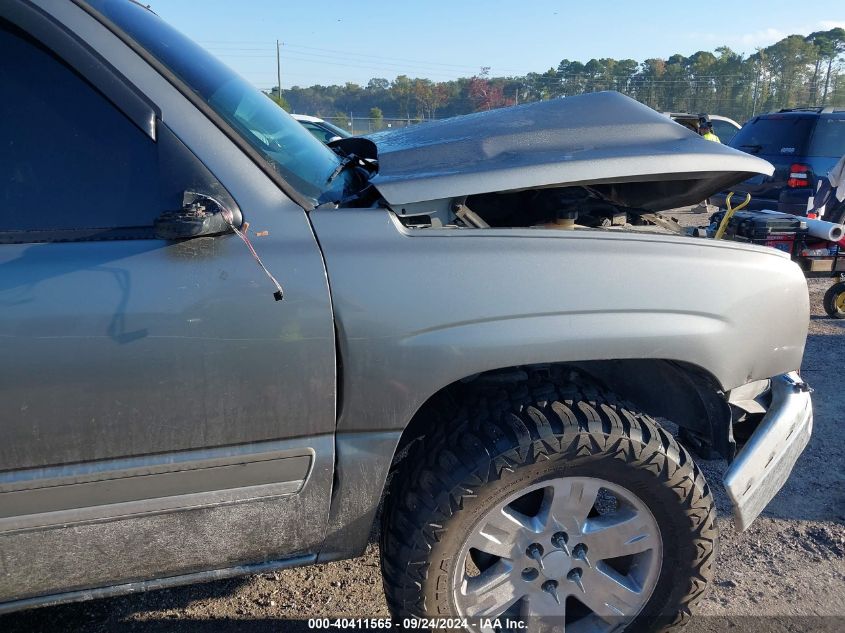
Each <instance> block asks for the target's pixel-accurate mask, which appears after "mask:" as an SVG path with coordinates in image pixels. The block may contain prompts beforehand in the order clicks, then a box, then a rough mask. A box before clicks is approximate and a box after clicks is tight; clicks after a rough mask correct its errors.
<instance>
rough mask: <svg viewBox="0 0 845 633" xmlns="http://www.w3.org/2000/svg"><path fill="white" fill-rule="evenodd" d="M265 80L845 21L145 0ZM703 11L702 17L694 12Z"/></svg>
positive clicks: (690, 10)
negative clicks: (279, 70)
mask: <svg viewBox="0 0 845 633" xmlns="http://www.w3.org/2000/svg"><path fill="white" fill-rule="evenodd" d="M144 2H146V3H149V4H150V5H151V7H152V9H153V10H154V11H155V12H156V13H158V14H159V15H160V16H161V17H163V18H164V19H165V20H167V21H168V22H170V23H171V24H173V25H174V26H176V27H177V28H178V29H179V30H181V31H183V32H184V33H186V34H187V35H189V36H190V37H192V38H193V39H195V40H197V41H198V42H200V43H201V44H202V45H203V46H205V47H206V48H208V49H209V50H210V51H211V52H213V53H214V54H216V55H217V56H219V57H220V58H221V59H223V60H224V61H225V62H226V63H228V64H229V65H230V66H232V67H233V68H234V69H235V70H237V71H238V72H240V73H241V74H242V75H244V76H245V77H246V78H247V79H248V80H250V81H251V82H253V83H254V84H255V85H256V86H258V87H259V88H262V89H269V88H270V87H271V86H274V85H276V53H275V50H276V44H275V42H276V40H277V39H278V40H280V41H281V42H283V46H282V47H281V60H282V64H281V65H282V86H283V87H285V88H289V87H291V86H292V85H300V86H310V85H312V84H343V83H345V82H347V81H351V82H355V83H358V84H362V85H364V84H366V83H367V81H368V80H369V79H370V78H371V77H385V78H387V79H393V78H394V77H395V76H396V75H399V74H406V75H409V76H411V77H426V78H429V79H432V80H435V81H444V80H447V79H454V78H456V77H462V76H463V77H466V76H471V75H473V74H475V73H477V72H478V70H479V68H480V67H482V66H490V67H491V71H490V72H491V75H494V76H499V75H522V74H525V73H527V72H531V71H535V72H543V71H545V70H547V69H548V68H550V67H556V66H557V64H558V63H559V62H560V60H561V59H564V58H567V59H573V60H580V61H587V60H588V59H590V58H591V57H596V58H600V57H615V58H617V59H623V58H633V59H636V60H638V61H641V60H643V59H646V58H648V57H663V58H666V57H668V56H669V55H671V54H673V53H682V54H685V55H689V54H691V53H694V52H696V51H698V50H711V51H712V50H713V49H715V48H716V47H718V46H721V45H724V44H726V45H728V46H730V47H731V48H733V49H734V50H736V51H740V52H745V53H752V52H754V49H755V47H757V46H767V45H769V44H772V43H774V42H776V41H777V40H779V39H781V38H782V37H785V36H786V35H789V34H792V33H800V34H802V35H806V34H807V33H810V32H812V31H816V30H822V29H829V28H833V27H834V26H842V27H845V3H843V2H842V0H814V1H813V2H798V1H797V0H790V1H781V0H767V1H765V2H764V1H759V0H753V1H747V0H744V1H736V0H734V1H732V2H725V1H722V0H709V1H707V2H678V1H677V0H674V1H672V2H668V1H666V2H664V1H658V2H644V1H642V0H641V1H638V2H609V1H605V0H592V1H591V0H582V1H581V2H552V1H550V0H534V1H532V0H523V1H522V2H518V1H515V0H508V1H502V0H486V1H482V0H463V1H461V0H452V1H451V2H449V1H444V0H425V1H423V2H414V3H406V2H401V0H393V1H392V2H384V1H382V0H371V1H361V0H359V1H358V2H349V1H348V0H346V1H343V2H341V1H336V0H323V1H321V2H303V1H301V0H300V1H297V2H290V1H287V0H241V1H240V2H233V1H232V0H203V1H202V2H197V1H196V0H144ZM702 16H703V19H702Z"/></svg>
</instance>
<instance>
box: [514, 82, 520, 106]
mask: <svg viewBox="0 0 845 633" xmlns="http://www.w3.org/2000/svg"><path fill="white" fill-rule="evenodd" d="M514 105H519V86H517V88H516V95H515V98H514Z"/></svg>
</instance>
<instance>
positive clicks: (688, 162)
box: [368, 92, 774, 211]
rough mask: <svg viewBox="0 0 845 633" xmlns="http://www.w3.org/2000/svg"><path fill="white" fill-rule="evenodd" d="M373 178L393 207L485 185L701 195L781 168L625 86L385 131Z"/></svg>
mask: <svg viewBox="0 0 845 633" xmlns="http://www.w3.org/2000/svg"><path fill="white" fill-rule="evenodd" d="M368 138H369V139H371V140H372V141H373V142H374V143H375V144H376V147H377V149H378V163H379V171H378V174H377V175H376V176H375V177H374V178H373V180H372V181H371V182H372V184H373V185H374V186H375V187H376V188H377V189H378V191H379V193H380V194H381V195H382V196H383V197H384V199H385V200H386V201H387V202H388V204H390V205H391V206H393V207H397V206H401V205H403V204H413V203H418V202H425V201H430V200H442V199H444V198H455V197H461V196H470V195H476V194H481V193H492V192H504V191H517V190H522V189H537V188H545V187H568V186H589V187H590V189H592V190H593V191H595V192H597V193H598V194H600V195H601V196H602V197H604V198H605V199H608V200H610V201H612V202H615V203H617V204H621V205H624V206H628V207H636V208H642V209H651V210H655V211H660V210H664V209H671V208H675V207H680V206H686V205H692V204H697V203H699V202H701V201H702V200H704V199H705V198H706V197H708V196H709V195H711V194H714V193H716V192H718V191H723V190H725V189H726V188H728V187H730V186H732V185H734V184H736V183H739V182H741V181H743V180H746V179H748V178H750V177H752V176H754V175H756V174H766V175H771V174H772V172H773V170H774V168H773V167H772V165H771V164H770V163H768V162H766V161H764V160H762V159H760V158H757V157H755V156H751V155H750V154H745V153H743V152H739V151H737V150H734V149H731V148H730V147H726V146H724V145H721V144H719V143H714V142H712V141H707V140H704V139H703V138H701V137H700V136H698V135H697V134H695V133H694V132H691V131H689V130H688V129H686V128H685V127H683V126H682V125H679V124H677V123H675V122H673V121H671V120H670V119H669V118H667V117H665V116H663V115H662V114H660V113H658V112H656V111H654V110H652V109H651V108H649V107H648V106H645V105H643V104H641V103H639V102H637V101H634V100H633V99H631V98H629V97H626V96H624V95H622V94H620V93H618V92H597V93H592V94H586V95H581V96H577V97H567V98H564V99H553V100H550V101H540V102H537V103H529V104H526V105H522V106H515V107H510V108H502V109H498V110H490V111H488V112H479V113H476V114H469V115H466V116H459V117H454V118H451V119H444V120H442V121H433V122H430V123H422V124H420V125H412V126H408V127H406V128H402V129H398V130H391V131H387V132H379V133H377V134H373V135H371V136H369V137H368Z"/></svg>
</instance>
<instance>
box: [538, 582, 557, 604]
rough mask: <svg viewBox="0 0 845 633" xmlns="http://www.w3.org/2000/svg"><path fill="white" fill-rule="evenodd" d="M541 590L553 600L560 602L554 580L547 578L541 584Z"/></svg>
mask: <svg viewBox="0 0 845 633" xmlns="http://www.w3.org/2000/svg"><path fill="white" fill-rule="evenodd" d="M542 588H543V591H545V592H546V593H547V594H549V595H550V596H551V597H552V598H554V599H555V602H557V603H558V604H560V598H559V597H558V595H557V581H556V580H547V581H546V582H544V583H543V585H542Z"/></svg>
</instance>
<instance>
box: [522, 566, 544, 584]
mask: <svg viewBox="0 0 845 633" xmlns="http://www.w3.org/2000/svg"><path fill="white" fill-rule="evenodd" d="M539 575H540V572H539V571H537V570H536V569H534V568H533V567H526V568H525V569H523V570H522V579H523V580H526V581H528V582H531V581H532V580H537V576H539Z"/></svg>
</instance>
